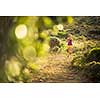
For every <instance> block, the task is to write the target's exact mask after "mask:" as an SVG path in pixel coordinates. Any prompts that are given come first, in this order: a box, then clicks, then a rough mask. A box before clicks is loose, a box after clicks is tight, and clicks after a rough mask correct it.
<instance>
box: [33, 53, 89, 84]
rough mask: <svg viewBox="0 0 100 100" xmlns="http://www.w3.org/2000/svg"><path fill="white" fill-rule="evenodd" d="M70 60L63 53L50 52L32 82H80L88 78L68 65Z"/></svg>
mask: <svg viewBox="0 0 100 100" xmlns="http://www.w3.org/2000/svg"><path fill="white" fill-rule="evenodd" d="M70 62H71V60H70V61H69V59H68V57H67V56H66V55H65V54H52V55H49V56H48V58H47V62H46V63H45V64H43V65H42V67H41V69H40V71H39V73H38V74H36V75H34V76H33V79H32V82H49V83H81V82H87V81H88V80H87V79H86V78H85V77H83V76H82V75H81V74H80V73H79V71H78V70H76V69H75V68H72V67H70V64H71V63H70Z"/></svg>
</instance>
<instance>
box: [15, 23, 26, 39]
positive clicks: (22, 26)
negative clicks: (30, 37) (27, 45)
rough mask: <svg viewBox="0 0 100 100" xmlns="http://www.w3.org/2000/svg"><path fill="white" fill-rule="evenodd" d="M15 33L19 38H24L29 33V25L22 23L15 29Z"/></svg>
mask: <svg viewBox="0 0 100 100" xmlns="http://www.w3.org/2000/svg"><path fill="white" fill-rule="evenodd" d="M15 35H16V37H17V38H18V39H23V38H25V37H26V35H27V27H26V25H25V24H20V25H18V26H17V27H16V29H15Z"/></svg>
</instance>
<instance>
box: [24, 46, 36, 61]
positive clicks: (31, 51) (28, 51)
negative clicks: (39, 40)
mask: <svg viewBox="0 0 100 100" xmlns="http://www.w3.org/2000/svg"><path fill="white" fill-rule="evenodd" d="M23 55H24V58H25V59H26V60H28V61H33V60H34V58H35V57H36V50H35V48H34V47H33V46H27V47H25V49H24V50H23Z"/></svg>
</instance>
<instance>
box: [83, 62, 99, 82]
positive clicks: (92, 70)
mask: <svg viewBox="0 0 100 100" xmlns="http://www.w3.org/2000/svg"><path fill="white" fill-rule="evenodd" d="M84 73H85V75H86V76H87V77H88V78H90V79H91V80H92V81H93V82H100V62H95V61H92V62H90V63H88V64H87V66H86V67H85V68H84Z"/></svg>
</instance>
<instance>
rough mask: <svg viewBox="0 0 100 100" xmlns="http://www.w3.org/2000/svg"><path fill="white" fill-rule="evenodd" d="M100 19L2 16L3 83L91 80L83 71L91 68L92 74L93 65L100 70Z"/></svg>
mask: <svg viewBox="0 0 100 100" xmlns="http://www.w3.org/2000/svg"><path fill="white" fill-rule="evenodd" d="M98 19H100V18H99V17H84V16H82V17H81V16H80V17H77V16H15V17H1V18H0V21H1V24H0V25H1V26H4V27H1V31H0V36H1V38H0V50H1V53H0V62H1V63H0V68H1V70H0V76H1V77H0V81H1V80H3V82H83V81H87V80H85V79H86V77H85V76H84V75H83V76H82V73H81V72H84V71H83V70H87V69H85V68H87V66H88V67H89V68H90V69H88V70H89V71H91V64H93V65H92V67H93V69H95V67H96V68H97V69H96V70H98V68H99V67H98V66H99V63H97V62H96V61H98V62H99V59H100V58H99V56H98V54H99V51H100V49H99V48H100V41H99V40H100V34H99V33H100V25H99V24H100V23H98ZM95 21H96V22H95ZM94 23H95V24H94ZM97 48H98V49H97ZM91 51H93V52H95V53H93V52H91ZM97 52H98V54H97ZM89 55H90V56H89ZM95 56H96V57H95ZM91 57H92V58H91ZM97 58H98V59H97ZM89 59H90V62H88V61H89ZM93 60H95V63H93V62H92V61H93ZM93 71H94V70H93ZM1 72H3V73H2V74H1ZM84 73H85V72H84ZM91 73H92V72H91ZM94 73H95V72H94ZM98 73H99V72H98ZM99 74H100V73H99ZM99 74H98V75H97V74H96V75H97V76H96V77H98V76H100V75H99ZM2 75H3V76H4V77H5V79H4V77H2ZM91 75H92V74H91ZM93 75H94V74H93ZM88 76H89V75H88ZM94 76H95V75H94ZM83 77H85V79H83Z"/></svg>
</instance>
